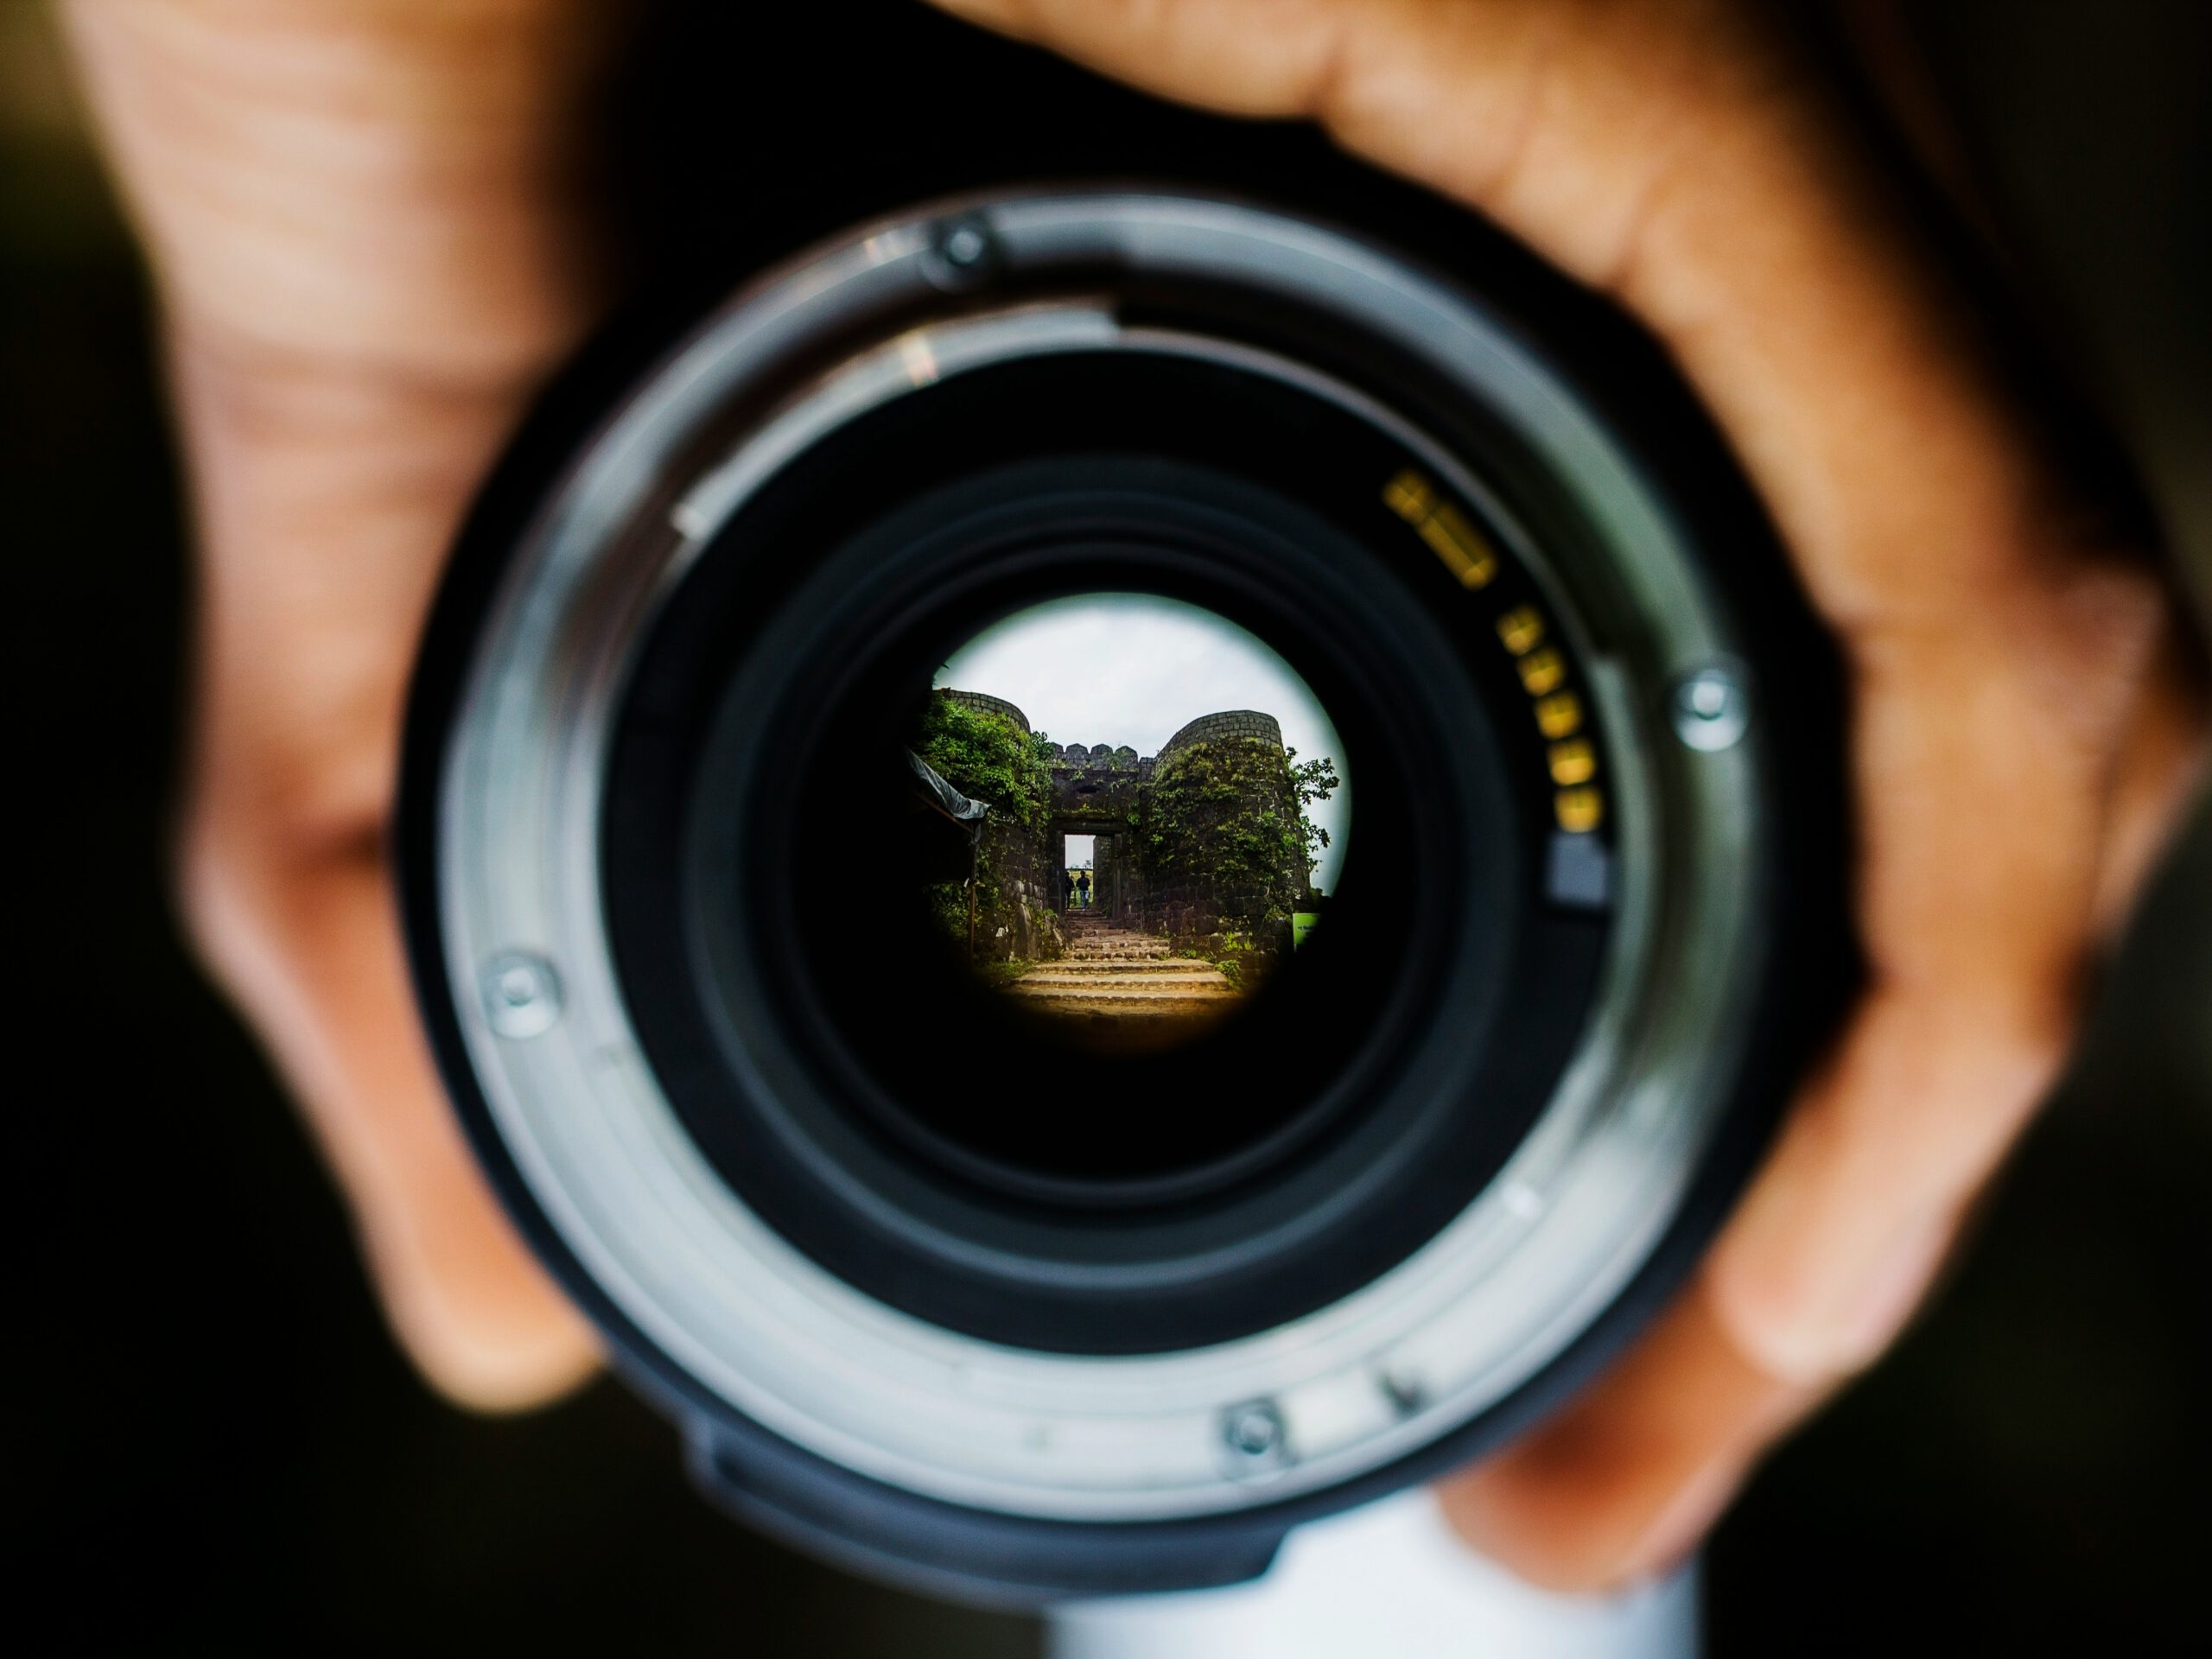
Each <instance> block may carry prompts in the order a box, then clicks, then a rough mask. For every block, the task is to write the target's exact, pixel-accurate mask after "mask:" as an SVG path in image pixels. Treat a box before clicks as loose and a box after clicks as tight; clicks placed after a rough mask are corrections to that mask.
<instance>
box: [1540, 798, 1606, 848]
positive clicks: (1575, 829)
mask: <svg viewBox="0 0 2212 1659" xmlns="http://www.w3.org/2000/svg"><path fill="white" fill-rule="evenodd" d="M1552 809H1553V810H1554V812H1556V813H1557V814H1558V815H1559V827H1560V829H1564V830H1566V831H1567V834H1568V835H1570V836H1585V835H1587V834H1589V833H1590V831H1592V829H1596V828H1597V827H1598V822H1599V819H1601V818H1603V817H1605V797H1604V796H1603V795H1601V794H1599V792H1598V791H1596V790H1594V789H1590V788H1587V787H1585V788H1582V789H1562V790H1561V791H1560V792H1559V793H1558V794H1557V795H1555V796H1554V797H1553V798H1552Z"/></svg>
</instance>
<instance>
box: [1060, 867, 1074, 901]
mask: <svg viewBox="0 0 2212 1659" xmlns="http://www.w3.org/2000/svg"><path fill="white" fill-rule="evenodd" d="M1060 908H1061V909H1063V910H1073V909H1074V908H1075V872H1074V871H1073V870H1062V871H1061V872H1060Z"/></svg>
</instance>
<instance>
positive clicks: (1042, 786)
mask: <svg viewBox="0 0 2212 1659" xmlns="http://www.w3.org/2000/svg"><path fill="white" fill-rule="evenodd" d="M915 736H916V741H915V745H914V752H915V753H917V754H918V755H920V756H921V758H922V759H923V760H926V761H927V762H928V763H929V764H930V765H931V766H933V767H935V768H936V769H937V772H938V776H939V777H941V778H943V779H944V780H945V781H946V782H947V783H949V784H950V785H952V786H953V787H954V788H955V789H957V790H958V791H960V792H961V793H962V794H963V795H965V796H966V797H968V798H969V800H971V801H981V802H982V803H983V804H984V805H986V806H988V807H989V808H990V810H991V814H990V821H989V822H988V823H987V824H986V826H985V827H984V829H983V830H982V834H981V836H979V837H978V840H977V842H976V895H975V896H976V927H975V934H976V953H977V955H978V956H980V957H989V955H990V953H991V952H992V951H993V950H996V949H1001V948H1005V947H1004V946H1002V945H1001V944H1000V930H1001V927H1005V928H1006V929H1007V935H1006V937H1007V938H1008V939H1013V938H1017V937H1019V930H1018V928H1016V927H1015V926H1014V923H1015V922H1016V919H1017V918H1015V917H1014V916H1013V915H1012V914H1011V913H1010V906H1009V905H1008V902H1007V896H1006V894H1007V880H1006V876H1007V871H1006V870H1005V868H1002V866H1003V863H1004V860H1005V857H1006V853H1007V836H1008V835H1009V834H1010V833H1011V834H1014V835H1016V836H1018V837H1019V838H1027V837H1030V836H1040V835H1042V834H1043V833H1044V829H1045V825H1046V823H1047V822H1048V821H1049V819H1050V817H1051V811H1052V772H1050V770H1049V769H1048V766H1047V761H1048V760H1049V759H1050V757H1051V754H1052V748H1051V746H1050V745H1049V744H1048V743H1046V741H1045V739H1044V737H1043V736H1042V735H1041V734H1034V733H1031V732H1026V731H1024V730H1022V729H1021V728H1020V726H1018V725H1016V724H1015V723H1014V721H1010V720H1008V719H1007V717H1006V716H1005V715H1000V714H995V713H994V712H992V711H991V710H989V709H974V708H970V707H969V706H968V705H967V704H965V703H962V702H954V701H953V700H952V699H951V698H950V697H948V696H944V695H943V694H942V693H940V692H932V693H931V695H930V696H929V698H928V700H927V701H926V702H925V703H924V704H923V707H922V713H921V720H920V723H919V729H918V731H917V733H916V734H915ZM924 898H925V901H926V902H927V904H928V906H929V908H930V910H931V913H932V914H933V915H934V916H935V917H936V918H937V920H938V925H939V926H940V927H942V928H943V929H944V934H945V937H946V938H948V939H950V940H951V941H953V942H954V943H955V944H957V945H958V946H959V947H961V948H962V949H963V950H964V949H965V948H966V945H967V942H968V935H969V918H968V904H969V893H968V884H967V883H966V882H965V881H946V882H940V883H938V884H937V885H935V886H932V887H930V888H929V889H928V890H927V892H926V893H925V894H924ZM1037 926H1042V927H1043V928H1045V929H1046V931H1047V933H1048V937H1047V938H1045V939H1043V940H1041V941H1040V944H1043V945H1044V946H1045V947H1046V954H1048V955H1050V954H1052V953H1053V952H1054V951H1056V950H1057V949H1058V945H1057V943H1056V942H1057V940H1058V937H1059V933H1058V923H1057V921H1055V920H1053V919H1052V918H1051V917H1050V916H1049V914H1046V915H1044V916H1042V917H1041V918H1033V930H1034V928H1035V927H1037ZM1014 961H1020V958H1015V959H1014ZM1013 965H1014V964H1013V963H1011V962H1007V961H1001V962H997V963H987V964H986V967H987V971H988V972H990V973H991V974H993V975H994V976H996V975H998V974H1000V973H1007V977H1009V978H1011V977H1015V976H1016V975H1015V974H1014V973H1009V972H1007V969H1010V968H1012V967H1013ZM1029 965H1030V964H1029V963H1027V962H1021V963H1020V969H1019V971H1020V972H1025V973H1026V972H1027V970H1028V968H1029Z"/></svg>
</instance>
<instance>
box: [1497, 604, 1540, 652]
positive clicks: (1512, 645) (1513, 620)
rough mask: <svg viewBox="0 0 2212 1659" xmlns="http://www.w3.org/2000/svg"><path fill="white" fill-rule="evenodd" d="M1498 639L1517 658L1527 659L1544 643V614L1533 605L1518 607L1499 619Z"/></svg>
mask: <svg viewBox="0 0 2212 1659" xmlns="http://www.w3.org/2000/svg"><path fill="white" fill-rule="evenodd" d="M1497 637H1498V638H1499V639H1503V640H1504V641H1505V648H1506V649H1507V650H1508V651H1510V652H1512V653H1513V654H1514V655H1515V656H1516V657H1526V656H1527V655H1528V654H1529V652H1532V651H1534V650H1535V648H1536V647H1537V646H1538V645H1541V644H1542V643H1543V638H1544V618H1543V613H1542V612H1541V611H1539V610H1538V609H1537V608H1536V607H1535V606H1533V605H1516V606H1515V607H1513V609H1511V610H1510V611H1508V612H1507V613H1505V614H1504V615H1503V616H1501V617H1499V618H1498V619H1497Z"/></svg>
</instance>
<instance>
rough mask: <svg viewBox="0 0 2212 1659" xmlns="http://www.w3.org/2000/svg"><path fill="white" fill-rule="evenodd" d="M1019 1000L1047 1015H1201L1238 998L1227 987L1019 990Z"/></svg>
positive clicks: (1117, 1016)
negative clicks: (1212, 989)
mask: <svg viewBox="0 0 2212 1659" xmlns="http://www.w3.org/2000/svg"><path fill="white" fill-rule="evenodd" d="M1016 995H1017V1000H1019V1001H1020V1002H1021V1003H1023V1004H1024V1005H1025V1006H1027V1007H1033V1008H1036V1009H1037V1010H1038V1011H1039V1012H1040V1013H1044V1014H1107V1015H1109V1016H1112V1017H1116V1018H1120V1017H1123V1016H1130V1015H1140V1014H1204V1013H1206V1012H1208V1011H1209V1010H1211V1009H1214V1008H1218V1007H1223V1006H1224V1005H1226V1004H1229V1003H1232V1002H1235V1001H1236V1000H1237V997H1236V992H1235V991H1233V990H1231V989H1230V988H1228V987H1226V986H1224V987H1222V988H1220V989H1218V990H1216V991H1198V992H1193V991H1143V990H1135V991H1122V990H1114V991H1072V990H1071V991H1049V990H1046V991H1036V992H1021V993H1017V994H1016Z"/></svg>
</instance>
